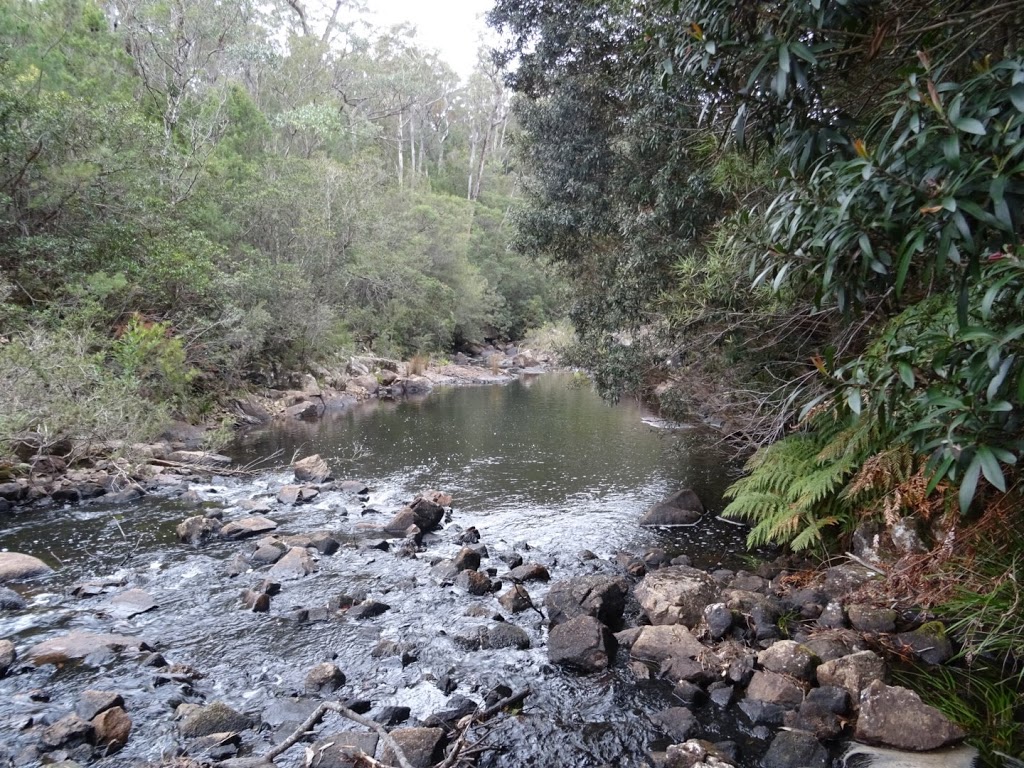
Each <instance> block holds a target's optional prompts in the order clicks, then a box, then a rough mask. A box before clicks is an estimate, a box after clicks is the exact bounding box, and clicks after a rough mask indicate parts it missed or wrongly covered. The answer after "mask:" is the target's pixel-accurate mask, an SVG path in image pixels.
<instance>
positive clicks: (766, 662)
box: [757, 640, 821, 683]
mask: <svg viewBox="0 0 1024 768" xmlns="http://www.w3.org/2000/svg"><path fill="white" fill-rule="evenodd" d="M757 663H758V664H760V665H761V666H762V667H764V668H765V669H766V670H768V671H769V672H778V673H779V674H780V675H788V676H790V677H794V678H796V679H797V680H801V681H803V682H805V683H813V682H814V673H815V670H816V669H817V668H818V665H819V664H820V663H821V659H819V658H818V657H817V656H815V655H814V652H813V651H811V650H810V649H809V648H807V647H806V646H804V645H801V644H800V643H797V642H794V641H793V640H779V641H777V642H775V643H772V645H771V646H769V647H768V648H766V649H765V650H763V651H761V652H760V653H759V654H757Z"/></svg>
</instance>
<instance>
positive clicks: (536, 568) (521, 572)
mask: <svg viewBox="0 0 1024 768" xmlns="http://www.w3.org/2000/svg"><path fill="white" fill-rule="evenodd" d="M508 576H509V578H510V579H511V580H512V581H513V582H516V581H549V580H550V579H551V575H550V574H549V573H548V569H547V568H545V567H544V566H543V565H541V564H540V563H526V564H525V565H518V566H516V567H515V568H513V569H511V570H510V571H509V572H508Z"/></svg>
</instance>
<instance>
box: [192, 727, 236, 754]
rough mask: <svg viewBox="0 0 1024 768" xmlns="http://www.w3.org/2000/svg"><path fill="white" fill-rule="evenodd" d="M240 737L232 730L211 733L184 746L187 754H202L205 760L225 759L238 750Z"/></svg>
mask: <svg viewBox="0 0 1024 768" xmlns="http://www.w3.org/2000/svg"><path fill="white" fill-rule="evenodd" d="M241 744H242V737H241V736H239V735H238V734H237V733H234V732H233V731H227V732H225V733H211V734H210V735H209V736H200V737H199V738H198V739H192V740H191V741H189V743H188V745H187V746H186V748H185V752H186V753H187V754H192V755H197V756H202V757H203V758H205V759H207V760H226V759H228V758H231V757H233V756H234V755H235V754H236V753H237V752H238V747H239V746H241Z"/></svg>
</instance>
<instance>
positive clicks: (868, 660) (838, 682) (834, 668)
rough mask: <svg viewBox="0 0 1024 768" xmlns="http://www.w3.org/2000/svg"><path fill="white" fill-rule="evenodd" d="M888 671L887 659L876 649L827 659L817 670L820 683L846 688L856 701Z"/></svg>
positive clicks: (881, 679)
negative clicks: (875, 650)
mask: <svg viewBox="0 0 1024 768" xmlns="http://www.w3.org/2000/svg"><path fill="white" fill-rule="evenodd" d="M887 673H888V669H887V667H886V664H885V660H884V659H883V658H882V657H881V656H879V655H878V654H877V653H875V652H874V651H861V652H859V653H852V654H850V655H849V656H841V657H840V658H838V659H833V660H832V661H826V662H825V663H824V664H822V665H821V666H819V667H818V669H817V672H816V674H817V677H818V683H819V684H820V685H835V686H838V687H839V688H844V689H846V690H847V691H848V692H849V694H850V697H851V699H852V700H853V701H854V702H856V701H858V700H859V699H860V692H861V691H862V690H864V689H865V688H867V687H868V686H869V685H870V684H871V683H873V682H881V681H883V680H885V678H886V676H887Z"/></svg>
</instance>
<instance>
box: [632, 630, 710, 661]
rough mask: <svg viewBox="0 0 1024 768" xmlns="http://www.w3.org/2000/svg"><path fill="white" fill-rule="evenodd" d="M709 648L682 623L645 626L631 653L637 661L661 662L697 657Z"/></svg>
mask: <svg viewBox="0 0 1024 768" xmlns="http://www.w3.org/2000/svg"><path fill="white" fill-rule="evenodd" d="M707 651H708V649H707V648H705V647H704V645H703V644H702V643H701V642H700V640H698V639H697V638H696V637H694V636H693V633H691V632H690V630H688V629H687V628H686V627H684V626H683V625H681V624H672V625H666V624H662V625H657V626H647V627H643V628H642V629H641V631H640V635H639V636H638V637H637V639H636V640H635V641H634V642H633V647H632V648H631V649H630V655H631V656H632V657H633V658H634V659H636V660H637V661H646V662H650V663H653V664H661V663H662V662H664V661H667V660H669V659H673V658H687V659H695V658H698V657H700V656H701V655H703V654H704V653H706V652H707Z"/></svg>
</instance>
